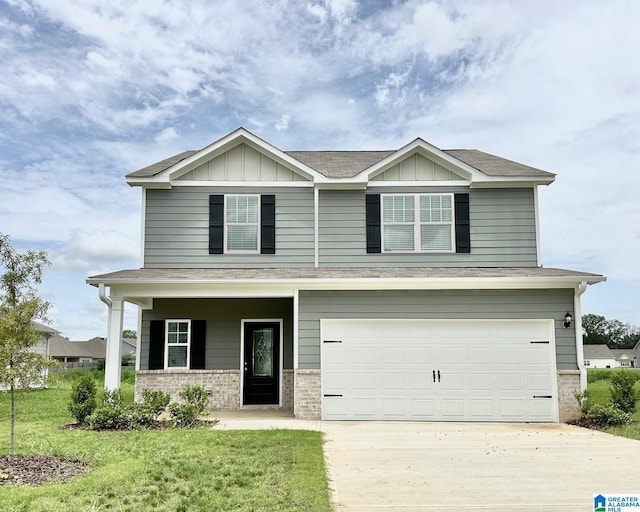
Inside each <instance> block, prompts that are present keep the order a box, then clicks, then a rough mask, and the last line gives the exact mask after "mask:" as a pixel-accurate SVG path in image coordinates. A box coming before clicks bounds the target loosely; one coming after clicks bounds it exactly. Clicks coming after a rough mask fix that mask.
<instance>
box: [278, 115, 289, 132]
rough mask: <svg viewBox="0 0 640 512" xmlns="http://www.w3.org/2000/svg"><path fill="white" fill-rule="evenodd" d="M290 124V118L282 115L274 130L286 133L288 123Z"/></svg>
mask: <svg viewBox="0 0 640 512" xmlns="http://www.w3.org/2000/svg"><path fill="white" fill-rule="evenodd" d="M290 122H291V116H290V115H287V114H282V115H281V116H280V121H278V122H277V123H276V124H275V129H276V130H277V131H279V132H286V131H287V130H288V129H289V123H290Z"/></svg>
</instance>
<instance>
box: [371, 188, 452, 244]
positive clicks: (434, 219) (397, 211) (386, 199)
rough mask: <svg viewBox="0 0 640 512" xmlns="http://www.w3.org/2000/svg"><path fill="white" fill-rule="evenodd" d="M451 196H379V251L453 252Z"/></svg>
mask: <svg viewBox="0 0 640 512" xmlns="http://www.w3.org/2000/svg"><path fill="white" fill-rule="evenodd" d="M453 202H454V201H453V194H387V195H382V252H453V251H454V250H455V246H454V244H455V225H454V207H453Z"/></svg>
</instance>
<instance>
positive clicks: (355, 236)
mask: <svg viewBox="0 0 640 512" xmlns="http://www.w3.org/2000/svg"><path fill="white" fill-rule="evenodd" d="M402 192H407V193H420V192H423V193H428V192H468V193H469V203H470V204H469V210H470V224H471V253H470V254H455V253H414V254H406V253H404V254H401V253H393V254H391V253H381V254H367V252H366V229H365V228H366V218H365V194H366V193H375V194H378V193H380V194H387V193H402ZM319 235H320V266H327V267H350V266H358V267H361V266H372V267H384V266H392V267H407V266H408V267H411V266H438V267H449V266H456V267H457V266H465V267H511V266H513V267H530V266H537V248H536V226H535V200H534V194H533V189H531V188H516V189H471V190H470V189H468V188H464V187H452V188H417V187H413V188H407V187H394V188H391V187H390V188H386V187H384V188H378V187H376V188H371V189H369V190H368V191H367V192H365V191H364V190H321V191H320V205H319Z"/></svg>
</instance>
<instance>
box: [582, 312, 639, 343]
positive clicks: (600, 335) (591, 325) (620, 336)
mask: <svg viewBox="0 0 640 512" xmlns="http://www.w3.org/2000/svg"><path fill="white" fill-rule="evenodd" d="M582 328H583V329H584V336H583V338H582V339H583V341H584V344H585V345H602V344H605V345H607V346H608V347H609V348H633V347H635V346H636V343H638V341H640V327H638V326H637V325H631V324H626V323H624V322H621V321H620V320H616V319H613V320H607V319H606V318H605V317H604V316H602V315H593V314H587V315H583V316H582Z"/></svg>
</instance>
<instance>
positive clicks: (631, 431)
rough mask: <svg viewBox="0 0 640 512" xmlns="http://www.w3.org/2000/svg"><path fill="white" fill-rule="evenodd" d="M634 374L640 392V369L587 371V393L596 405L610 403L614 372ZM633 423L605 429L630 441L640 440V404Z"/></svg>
mask: <svg viewBox="0 0 640 512" xmlns="http://www.w3.org/2000/svg"><path fill="white" fill-rule="evenodd" d="M620 371H625V372H633V373H635V374H636V376H637V380H636V385H635V388H636V389H637V390H639V392H640V368H631V369H627V368H625V369H620V368H617V369H614V370H609V369H602V370H600V369H597V370H596V369H593V370H588V371H587V382H588V385H587V391H588V393H589V398H590V399H591V400H592V401H593V402H595V403H606V402H608V401H609V398H610V396H611V393H610V392H609V385H610V380H611V375H612V374H613V372H620ZM632 419H633V423H632V424H631V425H626V426H624V427H608V428H606V429H604V430H605V431H606V432H609V433H610V434H615V435H617V436H622V437H628V438H630V439H638V440H640V403H639V404H638V406H637V407H636V412H635V413H634V415H633V417H632Z"/></svg>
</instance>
